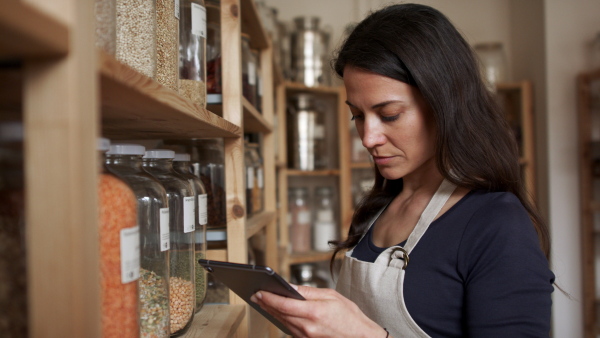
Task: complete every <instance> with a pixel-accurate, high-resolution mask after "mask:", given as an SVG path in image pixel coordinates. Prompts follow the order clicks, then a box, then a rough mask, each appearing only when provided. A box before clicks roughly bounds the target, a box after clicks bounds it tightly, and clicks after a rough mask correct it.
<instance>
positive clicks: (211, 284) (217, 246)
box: [206, 229, 229, 304]
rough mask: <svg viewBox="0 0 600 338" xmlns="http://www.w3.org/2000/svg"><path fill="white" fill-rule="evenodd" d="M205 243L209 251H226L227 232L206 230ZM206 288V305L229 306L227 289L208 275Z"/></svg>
mask: <svg viewBox="0 0 600 338" xmlns="http://www.w3.org/2000/svg"><path fill="white" fill-rule="evenodd" d="M206 243H207V247H208V249H209V250H215V251H216V250H223V251H224V250H227V231H226V230H218V229H214V230H208V231H207V232H206ZM206 288H207V292H206V303H207V304H229V288H228V287H227V285H225V284H223V283H222V282H221V281H219V280H218V279H216V278H214V277H213V275H212V274H210V273H209V274H208V275H207V286H206Z"/></svg>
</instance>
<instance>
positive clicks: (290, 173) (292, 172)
mask: <svg viewBox="0 0 600 338" xmlns="http://www.w3.org/2000/svg"><path fill="white" fill-rule="evenodd" d="M286 172H287V175H288V176H339V174H340V171H339V170H338V169H330V170H313V171H308V170H297V169H287V170H286Z"/></svg>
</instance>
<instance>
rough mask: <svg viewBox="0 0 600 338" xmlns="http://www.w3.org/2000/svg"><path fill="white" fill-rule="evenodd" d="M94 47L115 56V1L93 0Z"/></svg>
mask: <svg viewBox="0 0 600 338" xmlns="http://www.w3.org/2000/svg"><path fill="white" fill-rule="evenodd" d="M94 14H95V15H96V47H98V48H100V49H102V50H104V51H105V52H106V53H108V54H110V55H113V56H114V55H115V52H116V40H117V4H116V1H115V0H95V1H94Z"/></svg>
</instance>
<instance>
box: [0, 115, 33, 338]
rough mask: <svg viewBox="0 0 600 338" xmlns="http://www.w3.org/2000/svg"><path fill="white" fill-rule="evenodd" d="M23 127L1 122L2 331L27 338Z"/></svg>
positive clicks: (0, 278) (0, 257)
mask: <svg viewBox="0 0 600 338" xmlns="http://www.w3.org/2000/svg"><path fill="white" fill-rule="evenodd" d="M24 184H25V181H24V171H23V126H22V124H21V123H20V122H4V123H1V124H0V290H2V291H0V309H2V310H0V332H2V334H3V335H6V336H7V337H27V336H28V329H27V269H26V259H27V257H26V246H25V244H26V243H25V232H26V230H27V229H26V224H25V194H24Z"/></svg>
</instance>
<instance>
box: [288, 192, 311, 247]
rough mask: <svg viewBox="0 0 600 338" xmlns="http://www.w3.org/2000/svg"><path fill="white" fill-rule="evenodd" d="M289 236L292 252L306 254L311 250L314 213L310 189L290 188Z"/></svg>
mask: <svg viewBox="0 0 600 338" xmlns="http://www.w3.org/2000/svg"><path fill="white" fill-rule="evenodd" d="M289 194H290V201H289V209H290V223H289V229H290V230H289V236H290V243H291V249H292V252H295V253H304V252H308V251H310V249H311V238H312V227H311V220H312V213H311V209H310V207H309V205H308V188H305V187H301V188H290V189H289Z"/></svg>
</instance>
